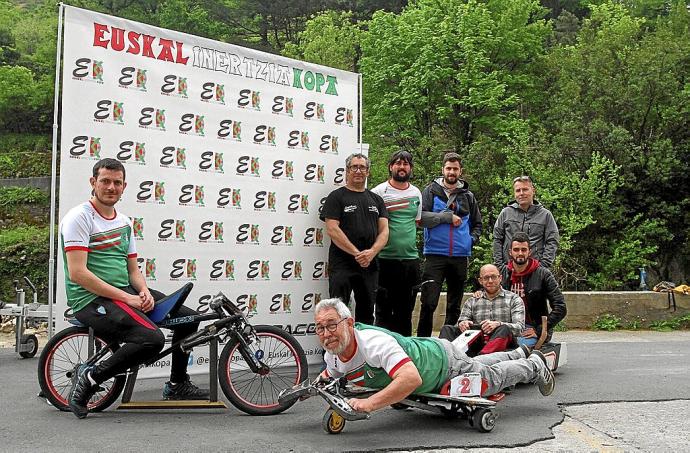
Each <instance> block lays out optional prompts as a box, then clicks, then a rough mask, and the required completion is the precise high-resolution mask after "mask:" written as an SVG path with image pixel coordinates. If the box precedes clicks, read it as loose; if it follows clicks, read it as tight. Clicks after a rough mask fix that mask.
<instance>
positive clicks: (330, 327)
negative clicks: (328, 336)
mask: <svg viewBox="0 0 690 453" xmlns="http://www.w3.org/2000/svg"><path fill="white" fill-rule="evenodd" d="M346 319H347V318H343V319H341V320H340V321H338V322H333V323H331V324H326V325H325V326H316V333H317V335H323V333H324V332H325V331H326V330H328V331H329V332H331V333H333V332H335V329H337V328H338V324H340V323H341V322H343V321H345V320H346Z"/></svg>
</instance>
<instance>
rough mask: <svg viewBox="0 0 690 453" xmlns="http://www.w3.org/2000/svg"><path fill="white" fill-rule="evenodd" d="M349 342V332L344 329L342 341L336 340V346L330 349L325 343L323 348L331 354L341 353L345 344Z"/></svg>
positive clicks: (345, 346)
mask: <svg viewBox="0 0 690 453" xmlns="http://www.w3.org/2000/svg"><path fill="white" fill-rule="evenodd" d="M349 344H350V332H348V331H347V330H345V332H344V333H343V337H342V341H339V342H338V347H336V348H333V349H330V348H328V347H326V345H325V344H324V346H323V348H324V349H325V350H326V351H328V352H329V353H331V354H333V355H339V354H342V353H343V351H344V350H345V349H346V348H347V345H349Z"/></svg>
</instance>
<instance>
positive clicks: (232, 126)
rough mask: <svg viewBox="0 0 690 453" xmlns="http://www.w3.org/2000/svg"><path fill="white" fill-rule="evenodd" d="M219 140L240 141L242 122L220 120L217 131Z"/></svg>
mask: <svg viewBox="0 0 690 453" xmlns="http://www.w3.org/2000/svg"><path fill="white" fill-rule="evenodd" d="M218 139H219V140H234V141H236V142H241V141H242V122H241V121H233V120H222V121H221V122H220V128H219V129H218Z"/></svg>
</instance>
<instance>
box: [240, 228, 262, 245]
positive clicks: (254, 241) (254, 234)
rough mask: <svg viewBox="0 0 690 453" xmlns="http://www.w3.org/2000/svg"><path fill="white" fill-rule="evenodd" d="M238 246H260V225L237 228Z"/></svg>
mask: <svg viewBox="0 0 690 453" xmlns="http://www.w3.org/2000/svg"><path fill="white" fill-rule="evenodd" d="M235 239H236V243H237V244H250V245H259V225H252V224H249V223H244V224H242V225H240V226H238V227H237V236H236V238H235Z"/></svg>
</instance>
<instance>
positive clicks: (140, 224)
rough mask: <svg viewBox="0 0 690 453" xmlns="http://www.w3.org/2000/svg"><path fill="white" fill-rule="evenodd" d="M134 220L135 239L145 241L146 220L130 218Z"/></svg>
mask: <svg viewBox="0 0 690 453" xmlns="http://www.w3.org/2000/svg"><path fill="white" fill-rule="evenodd" d="M130 219H131V220H132V232H133V233H134V239H144V218H143V217H130Z"/></svg>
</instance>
